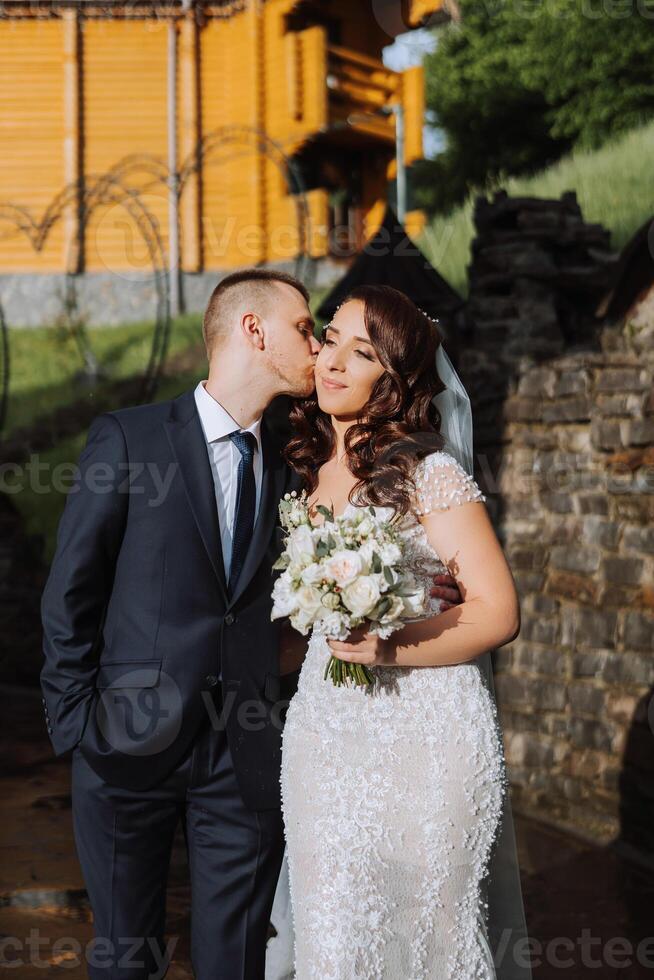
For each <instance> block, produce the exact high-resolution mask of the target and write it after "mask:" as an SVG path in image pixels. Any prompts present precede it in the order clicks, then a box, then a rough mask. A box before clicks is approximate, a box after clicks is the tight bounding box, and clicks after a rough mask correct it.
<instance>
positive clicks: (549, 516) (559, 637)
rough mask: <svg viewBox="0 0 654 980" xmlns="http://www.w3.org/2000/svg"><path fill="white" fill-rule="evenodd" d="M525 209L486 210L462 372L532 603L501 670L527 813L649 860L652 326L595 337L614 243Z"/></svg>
mask: <svg viewBox="0 0 654 980" xmlns="http://www.w3.org/2000/svg"><path fill="white" fill-rule="evenodd" d="M528 203H529V205H530V206H529V207H528V208H526V207H525V206H524V205H525V202H521V201H513V202H511V201H509V200H508V199H507V198H506V196H505V195H500V197H499V198H498V199H496V200H495V201H494V202H493V203H489V202H486V201H484V200H480V201H479V202H478V210H477V217H478V219H481V220H478V222H477V228H478V231H479V234H478V237H477V240H476V242H475V245H474V248H473V261H472V266H471V270H470V274H471V286H472V289H471V295H470V302H469V304H468V323H467V332H466V334H465V339H464V342H463V344H462V349H461V350H460V354H459V364H460V371H461V374H462V377H463V380H464V382H465V383H466V385H467V387H468V390H469V391H470V392H471V397H472V398H473V410H474V417H475V433H476V436H475V455H476V460H477V476H478V479H479V482H480V483H481V484H482V485H483V486H484V488H485V490H486V491H487V492H488V494H489V508H490V509H491V511H492V512H493V517H494V521H495V526H496V530H497V532H498V534H499V535H500V537H501V540H502V543H503V546H504V548H505V552H506V554H507V557H508V559H509V562H510V565H511V568H512V572H513V574H514V577H515V581H516V584H517V587H518V590H519V593H520V598H521V611H522V626H521V631H520V634H519V636H518V637H517V639H516V640H515V641H514V642H513V643H511V644H510V645H507V646H505V647H503V648H502V649H500V650H499V651H497V652H496V654H495V665H496V680H497V693H498V700H499V702H500V709H501V715H502V722H503V727H504V732H505V746H506V751H507V761H508V764H509V767H510V775H511V780H512V784H513V798H514V805H515V806H516V809H518V810H520V811H521V812H523V813H527V814H530V815H533V816H536V817H539V818H541V819H545V820H547V821H549V822H552V823H554V824H556V825H558V826H560V827H562V828H567V829H572V830H575V831H578V832H579V833H581V834H583V835H584V836H587V837H591V838H592V839H594V840H597V841H599V842H602V843H607V842H608V841H610V840H613V839H615V838H619V839H620V840H621V841H622V842H623V843H624V844H625V845H626V846H628V847H631V848H635V849H637V850H638V851H639V852H640V853H648V852H649V853H650V854H651V853H652V851H653V845H654V779H653V778H652V777H653V776H654V735H653V730H654V711H653V710H652V686H653V684H654V351H652V349H651V345H648V343H647V339H648V338H650V337H651V328H652V323H651V322H650V320H651V317H650V318H648V317H643V316H642V304H641V311H640V314H639V316H640V319H639V317H638V316H637V317H633V318H632V317H630V316H628V317H627V319H626V320H625V322H622V323H618V324H607V323H598V322H597V321H596V320H595V317H594V315H593V311H594V309H595V308H596V304H597V299H598V297H599V296H600V295H601V293H602V290H603V289H605V288H606V286H605V284H606V282H607V276H609V275H610V271H611V269H612V267H613V263H614V261H615V256H613V255H612V254H611V253H610V252H609V251H608V248H607V246H608V240H603V237H604V236H603V232H602V230H601V229H598V228H597V226H587V225H585V224H584V223H583V220H582V218H581V214H580V213H579V211H578V208H577V206H576V201H574V195H572V196H571V195H566V196H565V199H563V200H562V201H561V202H556V201H554V202H547V201H539V202H533V201H530V202H528ZM546 213H549V214H550V220H549V221H548V220H545V218H544V215H545V214H546ZM494 219H495V220H494ZM534 219H535V220H534ZM562 222H563V223H564V224H565V233H564V234H562V235H557V234H556V227H557V225H558V226H559V227H563V224H562ZM498 236H499V238H498ZM591 242H593V243H594V244H592V245H591V244H590V243H591ZM526 255H530V256H531V257H532V259H531V260H530V262H529V263H526V260H525V256H526ZM537 255H540V256H541V258H542V260H543V262H542V268H543V270H544V272H543V274H542V275H539V273H538V263H537V262H536V260H535V257H536V256H537ZM527 265H528V270H527V272H525V268H526V266H527ZM491 266H494V267H493V268H492V269H491ZM489 269H491V271H490V273H489ZM566 269H567V270H568V271H569V272H570V273H572V274H571V275H568V274H567V272H566ZM573 279H575V282H574V284H573V285H572V286H571V282H572V280H573ZM650 299H651V297H650ZM650 310H651V311H652V312H653V313H654V310H652V305H651V303H650ZM635 325H636V326H637V329H636V327H635ZM648 711H649V718H648Z"/></svg>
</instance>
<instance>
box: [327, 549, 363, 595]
mask: <svg viewBox="0 0 654 980" xmlns="http://www.w3.org/2000/svg"><path fill="white" fill-rule="evenodd" d="M323 568H324V570H325V575H326V576H327V577H328V578H332V579H334V581H335V582H336V584H337V585H338V586H340V588H342V589H343V588H345V586H347V585H351V584H352V583H353V582H354V581H355V579H357V578H358V577H359V575H361V573H362V572H363V561H362V559H361V556H360V555H359V553H358V552H357V551H347V550H344V551H335V552H334V554H333V555H331V557H329V558H328V559H327V560H326V561H325V562H324V564H323Z"/></svg>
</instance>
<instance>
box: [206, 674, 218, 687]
mask: <svg viewBox="0 0 654 980" xmlns="http://www.w3.org/2000/svg"><path fill="white" fill-rule="evenodd" d="M206 681H207V684H208V685H209V687H215V686H216V684H217V683H218V678H217V677H216V675H215V674H209V676H208V677H207V678H206Z"/></svg>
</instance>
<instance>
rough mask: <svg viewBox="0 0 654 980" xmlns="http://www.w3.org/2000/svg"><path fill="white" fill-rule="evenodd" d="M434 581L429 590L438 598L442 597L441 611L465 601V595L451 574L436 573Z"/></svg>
mask: <svg viewBox="0 0 654 980" xmlns="http://www.w3.org/2000/svg"><path fill="white" fill-rule="evenodd" d="M433 581H434V585H433V587H432V588H431V589H430V590H429V594H430V595H432V596H434V597H435V598H437V599H441V601H442V605H441V612H445V610H446V609H450V608H451V607H452V606H458V605H459V604H460V603H461V602H463V596H462V595H461V593H460V592H459V587H458V585H457V584H456V579H454V578H453V577H452V576H451V575H434V577H433Z"/></svg>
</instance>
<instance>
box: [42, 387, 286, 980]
mask: <svg viewBox="0 0 654 980" xmlns="http://www.w3.org/2000/svg"><path fill="white" fill-rule="evenodd" d="M262 450H263V477H262V489H261V502H260V506H259V511H258V516H257V520H256V523H255V526H254V531H253V534H252V540H251V543H250V547H249V549H248V552H247V558H246V560H245V563H244V565H243V568H242V571H241V574H240V577H239V579H238V582H237V583H236V586H235V588H234V590H233V593H232V594H229V593H228V589H227V584H226V582H225V572H224V568H223V561H222V549H221V541H220V528H219V526H218V516H217V510H216V501H215V491H214V484H213V479H212V474H211V469H210V464H209V459H208V455H207V446H206V441H205V438H204V434H203V431H202V427H201V424H200V419H199V416H198V413H197V408H196V405H195V399H194V394H193V391H192V390H191V391H187V392H184V393H183V394H182V395H180V396H179V397H178V398H175V399H174V400H172V401H168V402H162V403H160V404H153V405H143V406H138V407H135V408H127V409H121V410H118V411H114V412H108V413H106V414H104V415H100V416H99V417H98V418H96V419H95V420H94V421H93V423H92V425H91V427H90V429H89V433H88V439H87V443H86V446H85V448H84V450H83V452H82V454H81V456H80V459H79V470H80V472H79V480H78V481H77V483H76V486H75V488H74V489H73V490H71V492H69V494H68V497H67V500H66V506H65V508H64V513H63V515H62V518H61V521H60V525H59V530H58V536H57V548H56V554H55V557H54V560H53V563H52V567H51V570H50V575H49V578H48V581H47V584H46V587H45V590H44V592H43V597H42V604H41V613H42V622H43V651H44V657H45V663H44V666H43V669H42V672H41V686H42V691H43V701H44V705H45V713H46V719H47V724H48V731H49V734H50V737H51V740H52V744H53V746H54V749H55V752H56V754H57V755H61V754H63V753H65V752H68V751H70V750H72V778H73V818H74V824H75V834H76V842H77V847H78V853H79V855H80V861H81V864H82V869H83V872H84V876H85V880H86V883H87V887H88V890H89V895H90V899H91V904H92V907H93V911H94V919H95V928H96V935H97V936H102V937H104V939H105V940H109V941H110V942H111V943H113V945H114V948H115V949H116V951H118V947H119V946H120V951H121V952H122V953H125V954H127V953H128V952H129V950H128V944H127V943H126V938H127V937H140V938H141V940H142V941H141V948H140V950H139V953H140V959H139V958H138V954H136V955H134V956H131V957H130V956H128V955H125V956H124V962H122V963H121V962H119V960H118V955H117V953H116V957H115V958H114V960H112V961H111V966H110V967H109V968H103V967H104V966H105V962H106V961H103V960H102V957H99V958H98V964H100V962H102V966H100V965H98V966H97V967H96V966H95V965H94V964H93V963H90V964H89V972H90V973H91V975H96V974H95V971H96V969H97V970H98V972H97V976H102V977H106V978H109V977H114V976H115V977H120V978H127V977H130V978H131V977H139V978H141V977H146V976H148V975H149V974H151V973H152V972H154V970H155V960H156V959H157V957H158V955H159V953H155V944H157V949H159V948H160V946H161V943H162V937H163V922H164V897H165V880H166V874H167V869H168V862H169V856H170V847H171V844H172V839H173V834H174V829H175V826H176V825H177V822H178V821H179V820H180V819H181V820H182V822H183V825H184V828H185V831H186V835H187V844H188V847H189V864H190V869H191V881H192V892H193V908H192V957H193V965H194V968H195V972H196V976H198V977H203V978H204V977H206V978H207V980H208V978H211V980H217V978H218V977H225V978H227V980H239V978H240V977H243V978H246V977H247V978H250V977H252V978H260V977H262V976H263V963H264V960H263V956H264V952H265V934H266V928H267V924H268V917H269V912H270V906H271V904H272V899H273V895H274V890H275V884H276V880H277V874H278V871H279V866H280V864H281V858H282V851H283V833H282V824H281V814H280V796H279V792H280V787H279V772H280V761H281V760H280V756H281V731H282V724H283V717H284V707H285V705H286V704H287V699H288V697H289V696H290V695H291V694H292V692H293V685H294V682H295V681H296V680H297V676H296V675H291V676H290V677H289V678H283V679H281V681H280V676H279V623H278V622H274V623H273V622H271V621H270V611H271V605H272V600H271V588H272V570H271V566H272V563H273V562H274V560H275V558H276V557H277V555H278V554H279V549H280V545H281V538H280V533H279V529H278V511H277V505H278V502H279V499H280V497H281V496H282V495H283V494H284V492H286V491H287V490H289V489H292V488H293V487H294V486H296V480H295V479H294V477H293V476H292V475H291V473H290V471H289V469H288V467H286V465H285V464H284V462H283V460H282V459H281V456H280V438H279V436H277V435H276V434H275V433H274V432H273V430H272V428H271V426H270V424H269V423H268V422H267V420H266V417H265V416H264V421H263V425H262ZM219 677H220V680H218V678H219ZM136 960H138V962H136Z"/></svg>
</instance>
